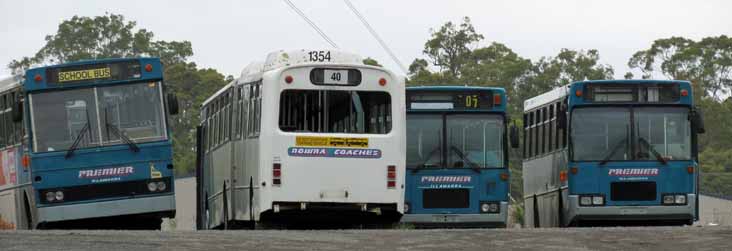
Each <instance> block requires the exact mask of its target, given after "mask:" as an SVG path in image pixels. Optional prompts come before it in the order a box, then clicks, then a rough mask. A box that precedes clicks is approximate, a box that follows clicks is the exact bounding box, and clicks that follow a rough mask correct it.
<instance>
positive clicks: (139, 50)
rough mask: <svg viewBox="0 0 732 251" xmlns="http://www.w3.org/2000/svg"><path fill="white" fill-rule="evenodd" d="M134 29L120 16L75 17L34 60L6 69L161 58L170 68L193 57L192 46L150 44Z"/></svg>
mask: <svg viewBox="0 0 732 251" xmlns="http://www.w3.org/2000/svg"><path fill="white" fill-rule="evenodd" d="M136 25H137V23H136V22H133V21H125V18H124V16H122V15H115V14H107V15H105V16H96V17H79V16H74V17H72V18H71V19H69V20H64V21H63V22H61V24H59V26H58V30H57V31H56V34H54V35H48V36H46V38H45V40H46V45H44V46H43V48H41V49H40V50H39V51H38V52H37V53H36V54H35V55H34V56H32V57H23V58H22V59H20V60H13V61H12V62H10V64H8V67H9V68H10V69H12V70H18V69H20V70H23V69H27V68H29V67H31V66H32V65H35V64H42V63H49V64H60V63H65V62H73V61H79V60H84V59H102V58H122V57H139V56H151V57H160V59H161V60H162V61H163V63H164V64H166V65H172V64H175V63H180V62H184V61H185V60H186V59H187V58H188V57H190V56H192V55H193V49H192V48H191V42H188V41H181V42H176V41H172V42H167V41H153V37H154V35H153V33H152V32H151V31H148V30H145V29H139V30H135V26H136Z"/></svg>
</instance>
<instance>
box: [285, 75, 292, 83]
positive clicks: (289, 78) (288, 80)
mask: <svg viewBox="0 0 732 251" xmlns="http://www.w3.org/2000/svg"><path fill="white" fill-rule="evenodd" d="M292 80H293V79H292V76H287V77H285V83H288V84H292Z"/></svg>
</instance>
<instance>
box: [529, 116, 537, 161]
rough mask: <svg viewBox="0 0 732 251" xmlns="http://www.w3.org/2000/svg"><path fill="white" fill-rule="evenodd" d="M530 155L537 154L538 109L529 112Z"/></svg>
mask: <svg viewBox="0 0 732 251" xmlns="http://www.w3.org/2000/svg"><path fill="white" fill-rule="evenodd" d="M529 127H530V128H529V134H530V137H529V157H532V158H533V157H534V156H536V147H535V146H536V111H531V112H530V113H529Z"/></svg>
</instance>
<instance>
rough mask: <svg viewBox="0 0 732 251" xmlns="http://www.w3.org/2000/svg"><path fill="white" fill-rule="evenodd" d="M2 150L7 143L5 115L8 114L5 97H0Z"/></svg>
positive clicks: (0, 145) (0, 139) (0, 142)
mask: <svg viewBox="0 0 732 251" xmlns="http://www.w3.org/2000/svg"><path fill="white" fill-rule="evenodd" d="M0 102H1V103H0V148H5V146H6V145H7V144H6V141H7V133H5V132H6V130H5V127H6V123H5V121H6V120H5V115H6V114H7V113H6V112H5V109H6V105H5V95H2V97H0Z"/></svg>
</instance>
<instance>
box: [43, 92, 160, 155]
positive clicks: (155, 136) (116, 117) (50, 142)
mask: <svg viewBox="0 0 732 251" xmlns="http://www.w3.org/2000/svg"><path fill="white" fill-rule="evenodd" d="M160 85H161V84H160V83H159V82H153V83H139V84H132V85H118V86H109V87H99V88H84V89H73V90H61V91H50V92H43V93H32V94H31V95H30V100H31V115H32V123H33V139H34V145H33V146H34V147H33V149H34V151H35V152H47V151H49V152H50V151H64V150H68V149H69V148H70V147H71V146H72V145H73V144H74V142H75V141H77V140H78V141H79V143H78V146H77V148H86V147H95V146H101V145H113V144H122V143H123V142H121V141H120V140H119V133H121V134H124V135H126V136H127V137H129V138H130V139H131V140H132V141H133V142H144V141H151V140H159V139H164V138H165V130H164V128H165V127H164V125H163V121H164V115H163V106H162V101H161V99H160V91H161V88H160ZM98 116H99V117H98ZM100 123H101V125H100ZM112 127H113V128H116V129H118V130H117V131H118V132H119V133H117V134H115V133H113V132H112V130H113V129H110V128H112ZM100 139H104V140H103V141H101V140H100Z"/></svg>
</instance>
